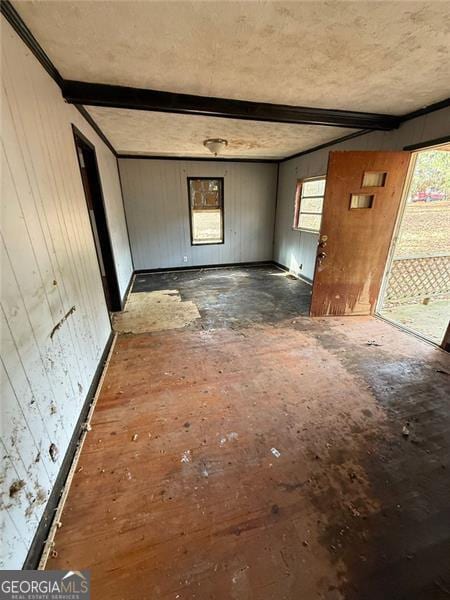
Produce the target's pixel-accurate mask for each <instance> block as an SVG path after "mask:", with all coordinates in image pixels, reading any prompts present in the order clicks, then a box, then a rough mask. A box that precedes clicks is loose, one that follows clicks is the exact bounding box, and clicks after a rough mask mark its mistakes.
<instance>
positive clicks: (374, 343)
mask: <svg viewBox="0 0 450 600" xmlns="http://www.w3.org/2000/svg"><path fill="white" fill-rule="evenodd" d="M382 345H383V344H379V343H378V342H376V341H375V340H369V341H368V342H366V346H382Z"/></svg>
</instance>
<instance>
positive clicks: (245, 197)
mask: <svg viewBox="0 0 450 600" xmlns="http://www.w3.org/2000/svg"><path fill="white" fill-rule="evenodd" d="M119 165H120V173H121V177H122V185H123V195H124V201H125V210H126V213H127V221H128V227H129V231H130V243H131V250H132V254H133V260H134V267H135V269H137V270H139V269H154V268H161V267H186V266H195V265H211V264H224V263H239V262H252V261H263V260H272V252H273V229H274V216H275V196H276V178H277V165H276V164H271V163H243V162H241V163H239V162H217V163H212V162H202V161H182V160H179V161H178V160H146V159H134V158H133V159H128V158H126V159H119ZM188 177H223V178H224V214H225V243H224V244H216V245H211V246H191V240H190V229H189V203H188V188H187V178H188ZM185 256H186V257H187V262H184V260H183V258H184V257H185Z"/></svg>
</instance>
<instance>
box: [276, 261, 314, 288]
mask: <svg viewBox="0 0 450 600" xmlns="http://www.w3.org/2000/svg"><path fill="white" fill-rule="evenodd" d="M272 263H273V264H274V265H275V266H277V267H278V268H279V269H281V270H282V271H286V272H287V273H291V270H290V269H289V268H288V267H286V265H282V264H281V263H279V262H277V261H276V260H273V261H272ZM292 274H293V275H295V276H296V277H298V278H299V279H301V280H302V281H304V282H305V283H308V284H309V285H312V284H313V281H312V279H310V278H309V277H306V276H305V275H299V274H298V273H292Z"/></svg>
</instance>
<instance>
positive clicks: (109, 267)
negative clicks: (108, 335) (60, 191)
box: [72, 123, 123, 312]
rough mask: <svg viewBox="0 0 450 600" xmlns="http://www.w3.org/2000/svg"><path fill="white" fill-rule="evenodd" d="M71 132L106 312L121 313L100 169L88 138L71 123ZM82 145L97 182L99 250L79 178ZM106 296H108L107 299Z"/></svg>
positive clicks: (94, 209) (96, 209) (95, 209)
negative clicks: (91, 160)
mask: <svg viewBox="0 0 450 600" xmlns="http://www.w3.org/2000/svg"><path fill="white" fill-rule="evenodd" d="M72 132H73V139H74V146H75V154H76V157H77V162H78V167H79V169H80V179H81V184H82V187H83V194H84V197H85V202H86V210H87V212H88V219H89V224H90V227H91V233H92V240H93V242H94V247H95V253H96V256H97V264H98V269H99V274H100V278H101V281H102V289H103V294H104V297H105V303H106V306H107V308H108V312H117V311H121V310H122V308H123V307H122V298H121V297H120V288H119V280H118V277H117V269H116V265H115V262H114V251H113V246H112V243H111V233H110V230H109V223H108V216H107V215H108V213H107V211H106V207H105V200H104V196H103V187H102V180H101V176H100V169H99V168H98V160H97V152H96V150H95V146H94V144H93V143H92V142H91V141H90V140H88V138H87V137H86V136H85V135H84V134H83V133H81V131H80V130H79V129H78V128H77V127H76V126H75V125H74V124H73V123H72ZM83 145H84V146H87V148H88V150H89V151H91V152H92V157H93V166H94V169H95V171H96V176H97V179H98V182H97V183H98V198H96V200H97V204H93V211H94V218H95V220H96V222H97V218H98V217H97V212H98V210H100V211H101V212H102V215H101V217H102V219H104V226H103V227H101V228H99V227H98V224H97V223H96V224H97V238H98V241H99V244H100V249H98V248H97V244H96V242H95V238H96V236H95V232H94V229H93V227H92V222H91V217H90V215H89V206H88V200H87V198H86V192H85V190H84V183H83V178H82V176H81V168H82V167H81V163H80V157H79V154H78V147H79V146H81V147H83ZM96 187H97V186H96ZM105 247H106V248H105ZM108 248H109V251H108ZM104 249H106V252H105V251H104ZM99 251H100V252H101V261H102V262H103V266H104V270H105V277H103V275H102V269H101V264H100V256H99ZM104 282H105V283H106V285H107V288H108V294H107V293H106V290H105V287H104ZM108 295H109V298H108Z"/></svg>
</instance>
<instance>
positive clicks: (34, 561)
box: [22, 331, 114, 570]
mask: <svg viewBox="0 0 450 600" xmlns="http://www.w3.org/2000/svg"><path fill="white" fill-rule="evenodd" d="M113 340H114V332H113V331H111V333H110V334H109V338H108V341H107V342H106V345H105V348H104V349H103V352H102V356H101V358H100V361H99V363H98V365H97V369H96V370H95V374H94V377H93V378H92V382H91V385H90V387H89V390H88V393H87V394H86V398H85V401H84V404H83V408H82V410H81V412H80V416H79V417H78V421H77V424H76V427H75V429H74V432H73V434H72V438H71V440H70V443H69V447H68V448H67V451H66V454H65V456H64V460H63V462H62V465H61V468H60V470H59V473H58V476H57V478H56V481H55V484H54V485H53V489H52V491H51V493H50V496H49V499H48V501H47V505H46V507H45V510H44V514H43V515H42V518H41V520H40V522H39V525H38V528H37V531H36V533H35V535H34V538H33V541H32V542H31V546H30V549H29V551H28V554H27V557H26V559H25V562H24V563H23V567H22V569H27V570H31V569H32V570H34V569H37V567H38V565H39V561H40V558H41V555H42V552H43V550H44V547H45V541H46V540H47V537H48V534H49V531H50V528H51V526H52V522H53V517H54V514H55V511H56V509H57V507H58V504H59V501H60V498H61V494H62V492H63V490H64V486H65V484H66V480H67V477H68V475H69V471H70V467H71V465H72V462H73V459H74V456H75V453H76V450H77V447H78V443H79V440H80V438H81V436H82V434H83V424H84V422H85V420H86V417H87V415H88V413H89V409H90V406H91V404H92V401H93V398H94V396H95V392H96V390H97V387H98V384H99V381H100V378H101V376H102V373H103V369H104V364H105V361H106V359H107V357H108V353H109V351H110V348H111V345H112V343H113Z"/></svg>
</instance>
